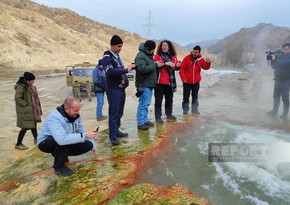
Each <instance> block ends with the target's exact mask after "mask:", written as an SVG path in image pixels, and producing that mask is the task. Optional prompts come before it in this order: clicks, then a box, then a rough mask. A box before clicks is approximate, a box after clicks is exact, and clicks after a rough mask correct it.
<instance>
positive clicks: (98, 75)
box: [92, 65, 107, 93]
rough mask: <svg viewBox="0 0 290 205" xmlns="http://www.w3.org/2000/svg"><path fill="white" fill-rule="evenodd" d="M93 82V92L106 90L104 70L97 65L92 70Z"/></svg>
mask: <svg viewBox="0 0 290 205" xmlns="http://www.w3.org/2000/svg"><path fill="white" fill-rule="evenodd" d="M92 77H93V83H94V91H95V93H103V92H105V91H106V90H107V78H106V73H105V71H104V70H103V69H102V68H101V67H100V66H99V65H97V66H96V68H95V69H94V71H93V76H92Z"/></svg>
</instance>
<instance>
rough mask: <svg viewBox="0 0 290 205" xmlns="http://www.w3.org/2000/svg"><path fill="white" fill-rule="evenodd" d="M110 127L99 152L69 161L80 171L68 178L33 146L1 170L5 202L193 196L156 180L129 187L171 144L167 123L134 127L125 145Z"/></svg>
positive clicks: (0, 185) (166, 199)
mask: <svg viewBox="0 0 290 205" xmlns="http://www.w3.org/2000/svg"><path fill="white" fill-rule="evenodd" d="M106 132H107V131H104V132H103V133H100V136H99V137H98V138H97V139H96V141H97V144H98V145H97V155H95V154H92V153H90V152H88V153H86V154H83V155H80V156H75V157H69V160H70V161H69V163H68V166H69V167H70V168H72V169H73V170H74V173H73V174H72V175H70V176H68V177H62V176H58V175H56V174H55V173H54V169H53V168H52V164H53V157H52V156H51V155H50V154H46V153H43V152H41V151H40V150H38V148H37V147H35V148H34V149H31V150H29V151H28V152H27V154H26V155H24V156H23V157H21V158H19V159H18V160H16V161H15V162H13V163H12V164H11V166H10V167H7V168H6V169H5V170H4V171H3V172H1V173H0V204H37V205H38V204H68V205H70V204H104V203H106V202H108V203H112V204H116V203H117V204H130V203H131V202H132V203H135V202H136V203H137V204H138V203H140V204H146V203H151V202H152V203H153V202H154V200H156V199H158V201H159V202H161V203H162V204H173V202H177V201H178V200H181V202H186V203H187V202H188V201H193V198H194V197H192V196H191V195H190V194H188V195H186V194H184V196H183V195H182V197H181V198H180V197H179V198H178V197H175V196H177V195H178V196H179V194H177V195H172V196H171V195H168V194H167V193H173V192H172V190H173V189H172V188H171V189H170V190H171V192H168V191H164V190H163V189H160V188H156V187H154V186H153V185H140V186H138V185H136V186H134V187H132V188H129V189H125V188H127V187H129V186H131V185H132V184H133V183H134V181H135V178H136V174H137V173H138V171H139V170H140V169H142V168H143V167H144V165H146V164H147V163H150V161H152V159H153V158H154V159H155V158H156V155H154V152H155V151H158V153H160V151H161V150H160V149H165V148H166V145H167V143H168V142H169V141H170V140H169V138H168V136H169V134H168V133H166V132H165V129H164V126H159V125H157V126H155V127H154V128H151V129H150V130H148V131H138V130H137V131H136V130H132V131H130V133H129V137H125V138H121V139H119V141H120V142H121V144H122V145H120V146H116V147H114V146H111V144H110V140H109V138H108V135H107V133H106ZM168 132H169V131H168ZM152 157H153V158H152ZM155 160H156V159H155ZM120 190H123V191H121V192H120ZM160 190H161V191H160ZM162 190H163V192H162ZM119 192H120V193H119ZM118 193H119V194H118ZM117 194H118V195H117ZM115 195H117V196H116V197H115V198H114V199H113V200H112V202H109V201H110V200H111V199H112V198H113V197H114V196H115ZM160 196H161V197H160ZM186 196H187V197H189V198H186ZM143 201H144V203H143ZM136 203H135V204H136ZM152 203H151V204H152ZM153 204H154V203H153ZM176 204H183V203H179V202H178V203H176Z"/></svg>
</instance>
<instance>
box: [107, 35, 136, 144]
mask: <svg viewBox="0 0 290 205" xmlns="http://www.w3.org/2000/svg"><path fill="white" fill-rule="evenodd" d="M110 45H111V47H110V50H107V51H105V52H104V56H103V59H102V62H103V66H104V70H105V72H106V76H107V97H108V103H109V137H110V140H111V143H112V145H113V146H117V145H119V144H120V142H119V141H118V139H117V137H119V138H120V137H127V136H128V133H124V132H121V131H120V126H121V118H122V116H123V113H124V106H125V100H126V93H125V89H126V87H128V85H129V81H128V78H127V76H126V73H128V72H130V71H131V70H132V68H134V67H135V65H134V64H130V65H128V67H127V68H125V66H124V64H123V61H122V59H121V58H120V56H119V53H120V52H121V50H122V47H123V40H122V39H121V38H120V36H118V35H113V36H112V38H111V41H110Z"/></svg>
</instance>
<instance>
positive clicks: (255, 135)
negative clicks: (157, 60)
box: [137, 118, 290, 205]
mask: <svg viewBox="0 0 290 205" xmlns="http://www.w3.org/2000/svg"><path fill="white" fill-rule="evenodd" d="M171 140H173V144H172V146H171V148H170V149H171V151H170V152H169V153H168V154H167V156H165V158H163V159H162V160H161V161H159V162H158V163H157V164H154V165H153V167H150V168H148V169H147V170H144V173H142V174H141V176H140V177H139V179H138V180H137V183H140V182H148V183H153V184H154V185H158V186H170V185H184V186H186V187H187V188H189V189H190V190H191V191H192V192H193V193H195V194H197V196H199V197H203V198H206V199H207V200H209V201H210V203H211V204H221V205H232V204H233V203H234V204H239V205H243V204H247V205H248V204H259V205H266V204H269V205H270V204H271V205H275V204H277V205H282V204H289V203H290V163H285V162H284V163H272V162H214V163H210V162H208V143H269V144H271V143H276V142H279V143H281V142H282V143H283V142H287V143H289V142H290V135H289V134H288V133H287V134H286V133H281V132H277V131H269V130H261V129H256V128H253V127H249V126H238V125H232V124H228V123H225V122H216V121H213V120H206V119H202V118H199V120H198V123H197V126H195V127H194V128H190V129H189V130H187V131H185V132H184V133H175V134H173V136H172V139H171Z"/></svg>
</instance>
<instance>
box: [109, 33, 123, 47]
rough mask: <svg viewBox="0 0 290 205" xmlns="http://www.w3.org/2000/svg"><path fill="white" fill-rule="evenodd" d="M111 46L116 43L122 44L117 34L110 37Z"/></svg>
mask: <svg viewBox="0 0 290 205" xmlns="http://www.w3.org/2000/svg"><path fill="white" fill-rule="evenodd" d="M110 44H111V46H113V45H118V44H123V41H122V39H121V38H120V36H118V35H113V36H112V38H111V42H110Z"/></svg>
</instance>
